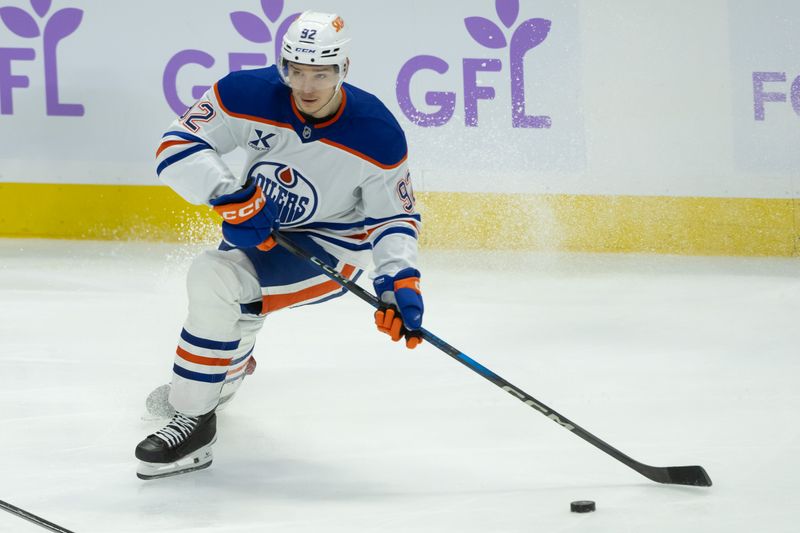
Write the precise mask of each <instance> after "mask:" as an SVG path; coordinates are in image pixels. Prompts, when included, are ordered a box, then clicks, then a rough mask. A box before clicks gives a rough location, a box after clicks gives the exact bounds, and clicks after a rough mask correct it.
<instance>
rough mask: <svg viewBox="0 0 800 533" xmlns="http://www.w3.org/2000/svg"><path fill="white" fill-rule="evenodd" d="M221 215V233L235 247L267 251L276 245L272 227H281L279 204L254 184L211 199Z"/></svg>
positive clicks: (214, 207)
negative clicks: (256, 248)
mask: <svg viewBox="0 0 800 533" xmlns="http://www.w3.org/2000/svg"><path fill="white" fill-rule="evenodd" d="M210 203H211V206H212V207H213V209H214V211H216V212H217V213H219V214H220V215H221V216H222V235H223V236H224V237H225V240H226V241H228V242H229V243H230V244H232V245H234V246H236V247H237V248H253V247H258V249H259V250H263V251H265V252H266V251H268V250H270V249H272V248H273V247H274V246H275V239H273V238H272V236H271V234H272V230H276V229H278V228H279V227H280V221H279V220H278V212H279V209H278V206H277V205H276V204H275V202H274V201H273V200H271V199H270V198H267V197H266V195H265V194H264V191H263V190H261V187H260V186H258V185H256V184H255V183H251V184H249V185H247V184H245V187H244V188H243V189H242V190H240V191H237V192H235V193H232V194H225V195H223V196H220V197H218V198H215V199H213V200H211V202H210Z"/></svg>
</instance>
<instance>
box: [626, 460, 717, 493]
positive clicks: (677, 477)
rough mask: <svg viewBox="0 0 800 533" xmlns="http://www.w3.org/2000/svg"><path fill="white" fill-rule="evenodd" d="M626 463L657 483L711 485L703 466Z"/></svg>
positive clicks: (695, 485) (694, 485)
mask: <svg viewBox="0 0 800 533" xmlns="http://www.w3.org/2000/svg"><path fill="white" fill-rule="evenodd" d="M626 464H627V465H628V466H630V467H631V468H633V469H634V470H636V471H637V472H639V473H640V474H642V475H643V476H644V477H646V478H648V479H651V480H653V481H655V482H657V483H665V484H667V485H691V486H693V487H710V486H711V478H710V477H708V474H707V473H706V471H705V469H704V468H703V467H702V466H650V465H644V464H642V463H636V462H634V463H633V464H631V463H626Z"/></svg>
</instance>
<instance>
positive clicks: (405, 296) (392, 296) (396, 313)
mask: <svg viewBox="0 0 800 533" xmlns="http://www.w3.org/2000/svg"><path fill="white" fill-rule="evenodd" d="M419 276H420V274H419V271H418V270H416V269H414V268H404V269H403V270H401V271H400V272H398V273H397V274H395V275H394V276H388V275H384V276H378V277H377V278H375V281H374V282H373V284H374V286H375V292H376V293H377V295H378V299H379V300H380V301H381V306H380V308H379V309H378V310H377V311H375V325H377V326H378V331H380V332H382V333H386V334H387V335H389V336H390V337H391V338H392V340H393V341H399V340H400V339H401V338H403V337H405V339H406V347H407V348H411V349H414V348H416V347H417V345H419V344H420V343H421V342H422V332H421V331H419V328H420V327H422V314H423V312H424V311H425V308H424V306H423V305H422V292H421V291H420V288H419Z"/></svg>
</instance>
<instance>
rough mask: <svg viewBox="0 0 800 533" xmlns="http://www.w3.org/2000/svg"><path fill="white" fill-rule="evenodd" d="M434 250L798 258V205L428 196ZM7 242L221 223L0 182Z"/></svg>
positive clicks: (208, 235) (179, 238)
mask: <svg viewBox="0 0 800 533" xmlns="http://www.w3.org/2000/svg"><path fill="white" fill-rule="evenodd" d="M417 196H418V202H419V209H420V211H421V212H422V216H423V223H424V226H423V232H422V241H421V242H422V246H423V247H425V248H431V249H489V250H554V251H555V250H559V251H582V252H645V253H661V254H689V255H739V256H783V257H791V256H797V255H799V252H798V243H799V242H800V229H799V228H800V200H798V199H759V198H708V197H706V198H702V197H700V198H697V197H664V196H595V195H569V194H552V195H536V194H487V193H453V192H420V193H418V194H417ZM0 227H2V228H3V234H4V236H8V237H23V238H26V237H27V238H30V237H48V238H61V239H98V240H116V239H135V240H166V241H175V242H202V241H214V240H216V239H217V238H218V237H219V229H218V220H217V219H216V215H214V214H213V212H212V211H211V210H209V209H208V208H206V207H204V206H193V205H189V204H187V203H186V202H185V201H184V200H182V199H181V198H180V197H178V196H177V195H176V194H175V193H173V192H172V191H171V190H169V189H168V188H166V187H157V186H114V185H74V184H72V185H56V184H33V183H0Z"/></svg>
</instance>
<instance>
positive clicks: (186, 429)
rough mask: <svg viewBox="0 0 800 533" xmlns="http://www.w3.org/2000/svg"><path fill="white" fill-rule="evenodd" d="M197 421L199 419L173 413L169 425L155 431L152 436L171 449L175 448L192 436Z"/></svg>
mask: <svg viewBox="0 0 800 533" xmlns="http://www.w3.org/2000/svg"><path fill="white" fill-rule="evenodd" d="M199 420H200V418H199V417H192V416H186V415H184V414H183V413H175V416H173V417H172V420H170V422H169V424H167V425H166V426H164V428H162V429H159V430H158V431H156V432H155V434H154V435H155V436H156V437H158V438H160V439H161V440H163V441H164V442H166V443H167V445H169V446H170V447H171V448H175V447H176V446H178V445H179V444H180V443H181V442H183V441H184V440H185V439H187V438H188V437H189V435H191V434H192V431H194V429H195V428H196V427H197V422H198V421H199Z"/></svg>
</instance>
